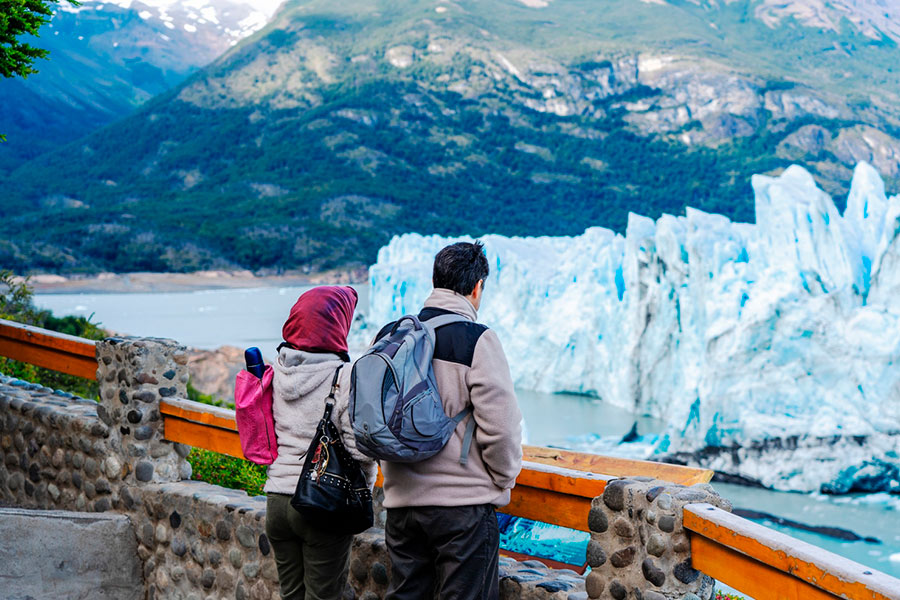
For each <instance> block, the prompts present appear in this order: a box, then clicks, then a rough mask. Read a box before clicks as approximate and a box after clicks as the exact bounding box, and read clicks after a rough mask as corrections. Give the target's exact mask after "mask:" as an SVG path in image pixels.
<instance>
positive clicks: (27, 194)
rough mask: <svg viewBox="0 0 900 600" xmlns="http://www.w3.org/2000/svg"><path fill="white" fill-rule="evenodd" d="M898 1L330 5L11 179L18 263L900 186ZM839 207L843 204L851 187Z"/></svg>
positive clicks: (319, 253)
mask: <svg viewBox="0 0 900 600" xmlns="http://www.w3.org/2000/svg"><path fill="white" fill-rule="evenodd" d="M898 23H900V9H898V8H897V7H896V5H895V4H894V3H890V4H889V3H887V2H886V1H883V0H868V1H863V0H830V1H829V2H823V1H821V0H728V1H713V0H671V1H663V0H652V1H651V0H643V1H633V2H624V1H621V0H553V1H548V0H521V1H516V0H479V1H477V2H475V1H466V2H462V1H458V2H450V1H445V0H439V1H433V0H429V1H427V2H426V1H422V0H394V1H392V2H387V1H376V2H371V1H365V2H364V1H362V0H346V1H344V2H341V3H333V2H327V1H325V0H292V1H289V2H287V3H286V4H285V5H284V6H283V7H282V9H281V10H280V11H279V13H278V14H277V15H276V16H275V17H274V19H273V20H272V22H271V23H270V24H269V25H267V26H266V27H265V28H264V29H263V30H261V31H260V32H258V33H256V34H255V35H253V36H252V37H250V38H248V39H246V40H244V41H242V42H241V43H239V44H238V45H236V46H235V47H234V48H232V49H231V50H229V51H228V52H227V53H226V54H225V55H223V56H222V57H220V58H219V59H217V60H216V61H215V62H214V63H212V64H210V65H209V66H208V67H206V68H204V69H203V70H201V71H200V72H198V73H197V74H195V75H194V76H192V77H190V78H189V79H188V80H187V81H185V82H184V83H182V84H180V85H179V86H178V87H176V88H175V89H173V90H171V91H169V92H166V93H163V94H162V95H160V96H158V97H156V98H154V99H152V100H150V101H149V102H147V103H146V104H145V105H143V106H142V107H141V108H140V109H139V110H138V111H137V112H136V113H134V114H133V115H131V116H129V117H127V118H125V119H123V120H121V121H118V122H116V123H114V124H112V125H110V126H108V127H106V128H104V129H101V130H99V131H97V132H95V133H93V134H91V135H90V136H88V137H86V138H84V139H82V140H79V141H78V142H77V143H75V144H72V145H70V146H68V147H66V148H64V149H62V150H60V151H59V152H56V153H54V154H49V155H46V156H44V157H40V158H38V159H36V160H34V161H31V162H29V163H28V164H26V165H23V166H22V167H20V168H19V169H17V170H16V171H15V172H13V173H12V174H11V175H10V176H8V177H7V181H6V183H7V185H6V187H7V188H8V189H11V190H13V191H12V193H11V194H10V195H9V196H8V197H7V199H6V200H5V202H4V204H3V206H2V207H0V211H2V216H3V219H2V223H0V233H2V234H3V238H5V240H6V241H5V242H3V241H0V262H2V263H4V264H8V265H11V266H13V267H15V268H17V269H20V270H24V269H43V270H51V271H74V270H79V269H81V270H99V269H110V270H120V271H121V270H185V269H197V268H209V267H227V266H242V267H249V268H254V269H260V268H272V269H281V268H298V267H303V268H306V269H325V268H330V267H335V266H346V265H350V264H360V263H362V264H370V263H371V262H373V261H374V259H375V255H376V252H377V250H378V248H379V247H381V246H382V245H383V244H384V243H386V242H387V241H388V240H389V239H390V237H391V236H392V235H394V234H397V233H402V232H406V231H419V232H423V233H438V234H443V235H460V234H472V235H479V234H483V233H489V232H492V233H501V234H505V235H536V234H548V235H572V234H578V233H581V232H582V231H583V230H584V229H585V228H586V227H588V226H592V225H602V226H606V227H610V228H613V229H615V230H618V231H623V230H624V227H625V225H626V222H627V215H628V212H629V211H635V212H639V213H642V214H645V215H648V216H650V217H652V218H657V217H659V216H660V215H661V214H663V213H675V214H679V213H681V212H682V211H683V210H684V208H685V207H686V206H693V207H696V208H699V209H702V210H706V211H709V212H718V213H721V214H724V215H726V216H728V217H729V218H732V219H734V220H738V221H752V220H753V196H752V191H751V189H750V183H749V182H750V176H751V174H752V173H757V172H759V173H773V174H775V173H778V172H780V171H781V170H783V169H784V168H785V167H786V166H788V165H789V164H791V163H800V164H802V165H804V166H805V167H806V168H808V169H809V170H810V172H812V173H813V175H814V176H815V177H816V179H817V181H818V182H819V184H820V185H821V186H823V188H824V189H826V190H827V191H828V192H829V193H832V194H836V195H838V196H840V195H842V194H844V193H846V191H847V188H846V182H847V181H849V180H850V172H851V171H850V169H851V167H852V166H853V165H854V164H855V163H856V162H857V161H860V160H865V161H867V162H869V163H871V164H872V165H874V166H875V168H876V169H877V170H878V171H879V172H880V173H881V174H882V175H883V176H884V177H885V178H886V181H887V185H888V188H889V189H894V188H896V187H897V185H898V183H900V108H898V106H900V103H898V102H897V100H898V93H900V71H898V69H897V68H895V63H896V60H895V58H896V55H897V44H898V40H900V28H898ZM839 204H840V200H839Z"/></svg>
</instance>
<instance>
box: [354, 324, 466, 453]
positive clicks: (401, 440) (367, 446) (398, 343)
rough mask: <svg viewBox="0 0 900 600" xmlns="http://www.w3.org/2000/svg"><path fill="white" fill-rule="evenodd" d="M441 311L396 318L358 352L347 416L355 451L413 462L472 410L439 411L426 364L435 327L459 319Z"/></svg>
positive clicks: (444, 441) (436, 447) (447, 435)
mask: <svg viewBox="0 0 900 600" xmlns="http://www.w3.org/2000/svg"><path fill="white" fill-rule="evenodd" d="M465 320H466V319H465V318H464V317H461V316H459V315H441V316H438V317H434V318H431V319H428V320H427V321H424V322H423V321H419V319H418V318H417V317H415V316H405V317H403V318H401V319H400V320H398V321H397V322H396V323H395V324H394V326H393V328H391V330H390V332H389V333H388V334H387V335H385V336H384V337H383V338H381V339H380V340H378V341H377V342H375V344H374V345H373V346H372V347H371V348H369V349H368V350H367V351H366V353H365V354H363V355H362V356H361V357H360V358H359V360H357V361H356V364H355V365H353V371H352V373H351V374H350V421H351V423H352V424H353V434H354V436H355V437H356V447H357V448H358V449H359V451H360V452H362V453H363V454H365V455H367V456H371V457H372V458H375V459H378V460H386V461H388V462H403V463H410V462H418V461H421V460H425V459H426V458H430V457H432V456H434V455H435V454H437V453H438V452H440V451H441V449H442V448H443V447H444V446H445V445H446V444H447V440H449V439H450V437H451V436H452V435H453V431H454V430H455V429H456V426H457V425H459V423H460V422H461V421H462V420H463V419H465V418H466V416H468V415H470V414H471V413H472V409H471V408H466V409H464V410H463V411H462V412H460V413H459V414H457V415H456V416H454V417H452V418H451V417H448V416H447V415H446V414H445V413H444V406H443V403H442V402H441V397H440V394H439V393H438V389H437V384H436V383H435V379H434V371H433V370H432V368H431V359H432V357H433V356H434V344H435V330H436V329H437V328H438V327H442V326H444V325H449V324H450V323H457V322H460V321H465ZM474 430H475V418H474V417H473V418H471V419H469V422H468V423H467V425H466V433H465V436H464V438H463V444H462V453H461V455H460V457H459V462H460V464H462V465H464V464H466V463H467V462H468V455H469V447H470V446H471V444H472V434H473V432H474Z"/></svg>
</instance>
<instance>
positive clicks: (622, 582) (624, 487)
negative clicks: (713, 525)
mask: <svg viewBox="0 0 900 600" xmlns="http://www.w3.org/2000/svg"><path fill="white" fill-rule="evenodd" d="M696 502H708V503H709V504H712V505H714V506H717V507H719V508H722V509H725V510H728V511H730V510H731V505H730V503H729V502H728V501H727V500H724V499H723V498H721V497H720V496H719V495H718V494H716V492H715V491H714V490H713V488H712V486H710V485H709V484H698V485H694V486H691V487H684V486H680V485H674V484H672V483H669V482H666V481H658V480H653V479H651V478H643V477H633V478H630V479H618V480H615V481H612V482H610V483H609V484H607V486H606V489H605V491H604V492H603V496H601V497H598V498H595V499H594V500H593V502H592V505H591V511H590V515H589V517H588V526H589V527H590V530H591V541H590V542H589V543H588V550H587V559H588V564H589V565H590V567H591V572H590V574H589V575H588V576H587V579H586V589H587V593H588V595H589V596H590V598H592V599H597V598H603V599H604V600H605V599H608V598H611V599H613V600H625V599H626V598H628V599H632V598H633V599H635V600H667V599H668V600H710V599H711V598H713V597H714V594H715V590H714V584H715V582H714V581H713V580H712V579H711V578H710V577H708V576H706V575H704V574H702V573H700V572H699V571H696V570H694V569H693V568H692V567H691V556H690V550H691V547H690V542H689V540H688V536H687V532H686V531H685V530H684V528H683V526H682V522H681V519H682V514H683V511H682V509H683V508H684V506H685V505H686V504H692V503H696Z"/></svg>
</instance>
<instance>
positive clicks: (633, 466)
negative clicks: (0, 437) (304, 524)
mask: <svg viewBox="0 0 900 600" xmlns="http://www.w3.org/2000/svg"><path fill="white" fill-rule="evenodd" d="M160 412H161V413H162V414H163V415H164V416H165V420H164V422H163V427H164V432H165V437H166V439H167V440H170V441H173V442H181V443H183V444H187V445H189V446H194V447H197V448H204V449H206V450H212V451H214V452H219V453H221V454H227V455H229V456H235V457H238V458H243V454H242V453H241V443H240V439H239V438H238V434H237V424H236V423H235V420H234V411H233V410H229V409H226V408H218V407H215V406H208V405H206V404H200V403H198V402H192V401H190V400H179V399H172V398H166V399H163V400H162V401H161V402H160ZM523 452H524V460H525V462H524V467H523V469H522V472H521V474H520V475H519V477H518V479H517V480H516V487H515V488H514V489H513V491H512V498H511V500H510V503H509V504H508V505H507V506H505V507H504V508H502V509H501V511H502V512H504V513H506V514H510V515H515V516H519V517H525V518H528V519H532V520H535V521H542V522H544V523H550V524H552V525H560V526H562V527H568V528H570V529H578V530H580V531H588V526H587V514H588V511H590V508H591V500H592V499H593V498H595V497H596V496H599V495H600V494H602V493H603V490H604V489H605V487H606V482H607V481H609V480H611V479H614V478H615V477H618V476H620V475H621V474H623V473H627V474H628V475H645V476H652V477H656V476H658V475H660V473H662V472H669V471H668V470H672V469H674V470H673V471H672V472H673V473H676V474H677V475H678V476H679V477H680V478H681V479H682V480H685V481H687V480H691V479H697V480H704V481H708V480H709V477H710V476H711V475H712V472H711V471H707V470H705V469H690V468H688V467H677V466H674V465H661V464H659V463H653V462H649V461H639V460H624V459H610V463H609V464H610V470H611V471H614V472H613V473H612V475H609V474H606V473H603V470H604V467H605V466H606V458H607V457H603V456H596V457H593V460H591V461H576V460H573V458H572V457H574V456H581V455H578V454H577V453H574V452H564V451H559V450H554V449H551V448H540V447H537V446H524V447H523ZM554 457H555V458H554ZM568 465H571V468H570V467H569V466H568ZM660 467H662V468H663V471H660ZM381 481H382V480H381V474H380V473H379V477H378V481H377V482H376V485H379V486H380V485H381Z"/></svg>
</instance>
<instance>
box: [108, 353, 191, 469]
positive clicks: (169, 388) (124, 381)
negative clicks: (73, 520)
mask: <svg viewBox="0 0 900 600" xmlns="http://www.w3.org/2000/svg"><path fill="white" fill-rule="evenodd" d="M97 362H98V365H99V368H98V371H97V375H98V381H99V384H100V406H99V407H98V408H97V415H98V416H99V417H100V419H101V420H102V421H103V422H104V423H105V424H106V425H107V426H109V428H110V444H111V447H112V448H113V449H114V450H116V451H117V454H118V456H110V457H108V458H107V459H106V462H107V467H106V468H107V469H108V470H112V471H115V470H117V469H121V474H122V479H123V480H124V481H126V482H130V483H146V482H165V481H178V480H180V479H188V478H189V477H190V475H191V467H190V465H189V464H188V462H187V461H186V460H185V457H186V456H187V453H188V452H190V448H188V447H187V446H184V445H182V444H177V443H173V442H170V441H168V440H166V439H165V438H164V431H163V419H162V414H161V413H160V401H161V400H163V399H165V398H177V397H181V398H184V397H186V396H187V381H188V370H187V354H186V352H185V348H184V346H181V345H179V344H178V343H177V342H174V341H172V340H165V339H157V338H107V339H105V340H103V341H101V342H98V343H97Z"/></svg>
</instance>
